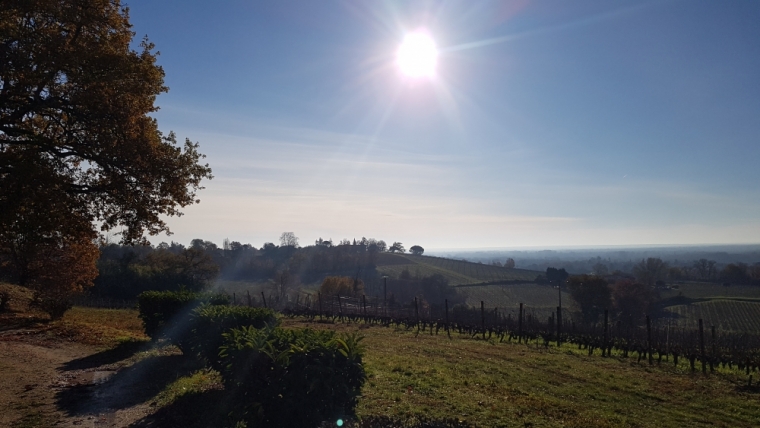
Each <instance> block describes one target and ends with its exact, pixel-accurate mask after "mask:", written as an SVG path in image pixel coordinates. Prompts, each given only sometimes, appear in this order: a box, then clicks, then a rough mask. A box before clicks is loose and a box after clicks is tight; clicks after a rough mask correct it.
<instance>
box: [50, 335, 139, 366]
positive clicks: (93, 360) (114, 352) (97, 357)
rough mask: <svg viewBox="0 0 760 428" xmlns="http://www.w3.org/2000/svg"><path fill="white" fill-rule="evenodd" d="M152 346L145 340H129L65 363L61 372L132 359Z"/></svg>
mask: <svg viewBox="0 0 760 428" xmlns="http://www.w3.org/2000/svg"><path fill="white" fill-rule="evenodd" d="M150 346H151V343H150V342H147V341H144V340H127V341H124V342H121V343H119V344H118V345H116V346H115V347H113V348H111V349H107V350H105V351H102V352H98V353H97V354H92V355H88V356H86V357H83V358H77V359H75V360H71V361H69V362H67V363H65V364H64V365H63V366H62V367H61V370H64V371H68V370H87V369H91V368H94V367H100V366H105V365H108V364H113V363H117V362H119V361H122V360H126V359H127V358H130V357H131V356H133V355H134V354H136V353H138V352H140V351H145V350H147V349H148V348H149V347H150Z"/></svg>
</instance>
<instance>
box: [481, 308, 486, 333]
mask: <svg viewBox="0 0 760 428" xmlns="http://www.w3.org/2000/svg"><path fill="white" fill-rule="evenodd" d="M480 328H481V329H483V340H485V338H486V309H485V303H484V302H483V301H482V300H481V301H480Z"/></svg>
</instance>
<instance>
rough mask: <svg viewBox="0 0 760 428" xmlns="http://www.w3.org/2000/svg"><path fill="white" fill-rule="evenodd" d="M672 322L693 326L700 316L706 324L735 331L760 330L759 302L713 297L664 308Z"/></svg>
mask: <svg viewBox="0 0 760 428" xmlns="http://www.w3.org/2000/svg"><path fill="white" fill-rule="evenodd" d="M665 311H666V312H668V313H670V314H673V324H674V325H678V326H694V325H696V323H697V322H698V320H699V319H700V318H701V319H702V320H703V321H704V323H705V324H706V325H714V326H715V327H717V328H719V329H721V330H726V331H735V332H760V302H752V301H739V300H727V299H714V300H709V301H705V302H698V303H692V304H689V305H675V306H669V307H667V308H665Z"/></svg>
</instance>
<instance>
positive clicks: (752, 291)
mask: <svg viewBox="0 0 760 428" xmlns="http://www.w3.org/2000/svg"><path fill="white" fill-rule="evenodd" d="M659 293H660V297H661V298H663V299H667V298H672V297H685V298H688V299H728V298H733V299H742V300H746V299H751V300H757V301H760V287H758V286H753V285H731V286H724V285H720V284H715V283H705V282H702V283H700V282H693V283H685V284H675V285H672V286H671V287H670V288H668V289H665V290H660V292H659Z"/></svg>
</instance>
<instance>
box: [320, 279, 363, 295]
mask: <svg viewBox="0 0 760 428" xmlns="http://www.w3.org/2000/svg"><path fill="white" fill-rule="evenodd" d="M319 292H320V293H322V294H325V295H336V294H337V295H340V296H360V295H361V294H362V293H363V292H364V282H363V281H362V280H360V279H354V278H351V277H348V276H328V277H327V278H325V279H324V281H322V285H321V286H320V287H319Z"/></svg>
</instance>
